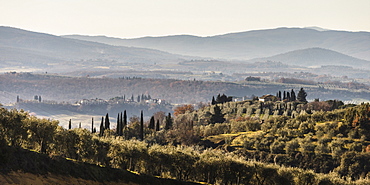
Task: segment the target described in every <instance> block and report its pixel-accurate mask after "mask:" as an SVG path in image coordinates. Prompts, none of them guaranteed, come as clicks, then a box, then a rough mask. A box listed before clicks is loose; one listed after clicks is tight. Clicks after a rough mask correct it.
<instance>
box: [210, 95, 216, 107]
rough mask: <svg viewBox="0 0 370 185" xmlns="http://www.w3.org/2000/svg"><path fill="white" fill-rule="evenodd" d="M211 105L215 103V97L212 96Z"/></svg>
mask: <svg viewBox="0 0 370 185" xmlns="http://www.w3.org/2000/svg"><path fill="white" fill-rule="evenodd" d="M211 104H212V105H214V104H216V101H215V97H214V96H212V102H211Z"/></svg>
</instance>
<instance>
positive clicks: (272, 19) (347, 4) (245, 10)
mask: <svg viewBox="0 0 370 185" xmlns="http://www.w3.org/2000/svg"><path fill="white" fill-rule="evenodd" d="M0 25H2V26H11V27H17V28H22V29H27V30H32V31H37V32H44V33H50V34H55V35H64V34H84V35H107V36H114V37H121V38H132V37H142V36H159V35H177V34H192V35H198V36H210V35H217V34H223V33H229V32H239V31H246V30H256V29H266V28H276V27H307V26H319V27H323V28H328V29H337V30H348V31H369V32H370V0H0ZM0 34H1V33H0Z"/></svg>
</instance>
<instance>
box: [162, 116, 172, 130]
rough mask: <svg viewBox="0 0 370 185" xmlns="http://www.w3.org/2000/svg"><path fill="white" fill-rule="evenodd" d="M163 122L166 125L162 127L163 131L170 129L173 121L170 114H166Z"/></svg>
mask: <svg viewBox="0 0 370 185" xmlns="http://www.w3.org/2000/svg"><path fill="white" fill-rule="evenodd" d="M165 121H166V125H165V126H164V129H165V130H169V129H170V128H172V124H173V120H172V117H171V113H168V116H166V118H165Z"/></svg>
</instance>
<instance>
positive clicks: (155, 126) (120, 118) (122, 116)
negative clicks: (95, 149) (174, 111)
mask: <svg viewBox="0 0 370 185" xmlns="http://www.w3.org/2000/svg"><path fill="white" fill-rule="evenodd" d="M172 125H173V119H172V116H171V113H168V116H166V117H165V126H164V129H165V130H169V129H171V128H172ZM127 126H128V124H127V112H126V110H124V112H123V113H122V112H121V113H118V115H117V126H116V135H117V136H124V137H125V138H126V137H127V136H126V132H125V130H126V129H127ZM68 128H69V129H71V128H72V120H71V119H70V120H69V125H68ZM80 128H81V123H80ZM148 128H149V129H152V130H155V131H159V130H160V122H159V119H158V120H157V122H155V119H154V116H152V117H151V118H150V121H149V125H148ZM109 129H110V121H109V114H108V113H107V114H106V115H105V118H104V116H102V118H101V122H100V131H99V136H103V135H104V131H105V130H109ZM91 133H96V128H95V127H94V118H92V119H91ZM138 138H139V139H140V140H144V116H143V111H141V112H140V130H139V136H138Z"/></svg>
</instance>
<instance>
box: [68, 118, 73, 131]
mask: <svg viewBox="0 0 370 185" xmlns="http://www.w3.org/2000/svg"><path fill="white" fill-rule="evenodd" d="M71 128H72V119H69V123H68V129H71Z"/></svg>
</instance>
